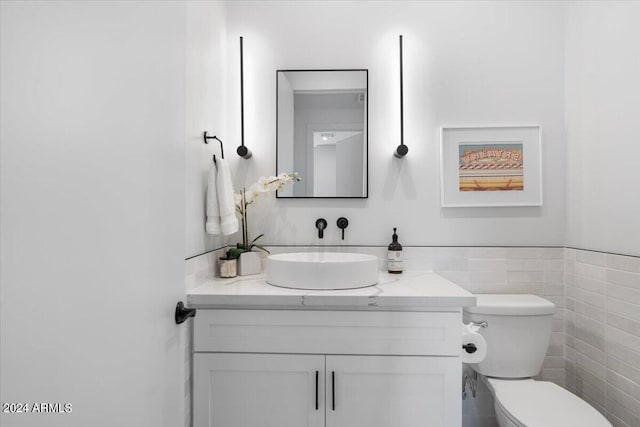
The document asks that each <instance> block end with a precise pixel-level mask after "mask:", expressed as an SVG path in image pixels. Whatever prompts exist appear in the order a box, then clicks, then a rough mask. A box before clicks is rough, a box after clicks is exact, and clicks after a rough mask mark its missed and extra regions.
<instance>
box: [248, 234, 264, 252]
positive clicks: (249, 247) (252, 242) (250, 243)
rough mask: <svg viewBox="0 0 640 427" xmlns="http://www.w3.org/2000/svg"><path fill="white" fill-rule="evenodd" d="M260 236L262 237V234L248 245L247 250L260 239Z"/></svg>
mask: <svg viewBox="0 0 640 427" xmlns="http://www.w3.org/2000/svg"><path fill="white" fill-rule="evenodd" d="M262 236H264V233H262V234H261V235H259V236H258V237H256V238H255V239H253V240H252V241H251V243H249V248H251V247H252V246H253V245H254V243H256V241H257V240H258V239H259V238H261V237H262Z"/></svg>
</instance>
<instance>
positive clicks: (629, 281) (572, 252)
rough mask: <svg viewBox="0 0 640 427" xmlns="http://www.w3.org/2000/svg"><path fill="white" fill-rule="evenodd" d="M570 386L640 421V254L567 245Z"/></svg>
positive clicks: (623, 418)
mask: <svg viewBox="0 0 640 427" xmlns="http://www.w3.org/2000/svg"><path fill="white" fill-rule="evenodd" d="M564 258H565V261H564V263H565V285H566V287H565V289H566V312H565V315H566V319H565V320H566V342H565V386H566V387H567V389H569V390H570V391H572V392H574V393H575V394H577V395H578V396H580V397H582V398H583V399H584V400H586V401H587V402H589V403H590V404H591V405H593V406H594V407H595V408H596V409H598V410H599V411H600V412H601V413H603V414H604V415H605V416H606V417H607V418H608V419H609V420H610V421H611V423H612V424H613V425H614V426H616V427H638V426H640V258H638V257H631V256H624V255H613V254H606V253H600V252H592V251H585V250H579V249H569V248H567V249H565V257H564Z"/></svg>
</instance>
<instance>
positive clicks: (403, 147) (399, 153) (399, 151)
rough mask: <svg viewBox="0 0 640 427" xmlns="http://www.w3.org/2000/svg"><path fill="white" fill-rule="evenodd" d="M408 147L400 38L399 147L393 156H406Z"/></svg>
mask: <svg viewBox="0 0 640 427" xmlns="http://www.w3.org/2000/svg"><path fill="white" fill-rule="evenodd" d="M408 152H409V147H407V146H406V145H404V81H403V70H402V36H400V145H398V148H396V151H394V152H393V155H394V156H396V157H397V158H399V159H401V158H403V157H404V156H406V155H407V153H408Z"/></svg>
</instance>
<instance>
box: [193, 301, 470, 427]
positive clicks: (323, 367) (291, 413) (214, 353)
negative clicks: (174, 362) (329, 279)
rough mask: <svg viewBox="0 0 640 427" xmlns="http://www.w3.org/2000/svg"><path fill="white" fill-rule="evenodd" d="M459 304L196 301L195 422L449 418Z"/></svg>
mask: <svg viewBox="0 0 640 427" xmlns="http://www.w3.org/2000/svg"><path fill="white" fill-rule="evenodd" d="M461 322H462V314H461V310H460V309H450V310H449V311H446V310H445V311H437V312H431V311H425V312H408V311H366V310H362V311H348V310H344V311H338V310H236V309H200V310H198V314H197V316H196V318H195V323H194V370H193V377H194V378H193V384H194V387H193V418H194V427H205V426H206V427H229V426H233V427H253V426H261V427H262V426H273V427H276V426H277V427H286V426H291V427H293V426H295V427H301V426H314V427H315V426H323V427H324V426H326V427H358V426H363V427H377V426H380V427H389V426H394V427H414V426H415V427H418V426H420V427H424V426H430V427H436V426H442V427H455V426H459V425H460V424H461V399H460V378H461V369H462V362H461V361H460V357H459V354H460V345H461V336H460V324H461Z"/></svg>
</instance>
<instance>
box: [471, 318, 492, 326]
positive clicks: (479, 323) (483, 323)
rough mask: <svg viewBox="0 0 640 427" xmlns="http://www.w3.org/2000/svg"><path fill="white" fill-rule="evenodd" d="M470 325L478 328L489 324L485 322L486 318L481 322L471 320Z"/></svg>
mask: <svg viewBox="0 0 640 427" xmlns="http://www.w3.org/2000/svg"><path fill="white" fill-rule="evenodd" d="M471 326H477V327H478V328H486V327H488V326H489V324H488V323H487V321H486V320H483V321H482V322H474V321H471Z"/></svg>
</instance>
